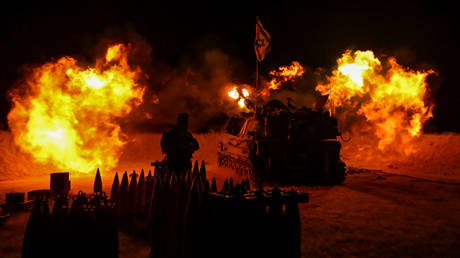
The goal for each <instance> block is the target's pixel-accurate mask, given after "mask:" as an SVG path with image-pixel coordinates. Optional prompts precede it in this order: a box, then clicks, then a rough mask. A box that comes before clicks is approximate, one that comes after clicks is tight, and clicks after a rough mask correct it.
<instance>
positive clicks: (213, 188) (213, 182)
mask: <svg viewBox="0 0 460 258" xmlns="http://www.w3.org/2000/svg"><path fill="white" fill-rule="evenodd" d="M211 192H213V193H215V192H217V183H216V179H215V178H214V177H213V178H212V182H211Z"/></svg>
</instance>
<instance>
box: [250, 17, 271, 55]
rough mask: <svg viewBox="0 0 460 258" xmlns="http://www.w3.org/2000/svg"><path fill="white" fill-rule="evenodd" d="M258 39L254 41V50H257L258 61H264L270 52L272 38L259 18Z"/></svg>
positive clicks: (257, 26) (257, 24) (257, 25)
mask: <svg viewBox="0 0 460 258" xmlns="http://www.w3.org/2000/svg"><path fill="white" fill-rule="evenodd" d="M256 19H257V23H256V39H255V41H254V49H255V50H256V57H257V61H258V62H260V61H262V60H264V58H265V55H266V54H267V53H268V52H270V49H271V42H272V40H271V38H270V34H268V31H267V30H266V29H265V28H264V26H262V23H261V22H260V20H259V17H257V18H256Z"/></svg>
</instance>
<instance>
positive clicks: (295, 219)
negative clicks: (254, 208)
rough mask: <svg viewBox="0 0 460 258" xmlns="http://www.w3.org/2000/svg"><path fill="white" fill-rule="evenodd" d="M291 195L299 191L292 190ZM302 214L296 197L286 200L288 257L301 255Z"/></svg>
mask: <svg viewBox="0 0 460 258" xmlns="http://www.w3.org/2000/svg"><path fill="white" fill-rule="evenodd" d="M289 193H290V194H291V195H293V196H295V195H297V192H295V191H290V192H289ZM300 227H301V225H300V214H299V206H298V203H297V201H296V200H295V199H294V198H290V199H288V200H287V201H286V212H285V217H284V229H285V236H286V238H285V246H284V250H286V257H300V254H301V253H300V242H301V238H300V237H301V229H300Z"/></svg>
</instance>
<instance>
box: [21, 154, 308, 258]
mask: <svg viewBox="0 0 460 258" xmlns="http://www.w3.org/2000/svg"><path fill="white" fill-rule="evenodd" d="M195 164H196V166H195V167H194V168H193V169H189V170H187V171H185V172H180V173H176V172H174V171H170V170H169V169H168V168H167V165H166V163H164V162H162V163H160V164H158V167H156V168H155V173H154V174H153V175H152V173H151V172H150V171H149V174H148V176H147V177H144V171H143V170H142V171H141V173H140V176H139V180H137V174H136V173H135V172H133V174H132V175H131V181H130V182H128V181H129V180H128V173H127V172H125V173H124V174H123V178H122V180H121V184H120V183H119V180H118V173H117V174H115V177H114V180H113V182H114V183H113V185H112V193H111V198H112V199H109V198H108V197H107V196H106V194H105V192H103V191H99V190H100V188H99V187H98V185H99V182H101V181H102V179H101V178H100V175H99V179H97V180H95V184H94V190H95V192H94V193H93V194H89V195H87V194H85V193H83V192H82V191H80V192H78V194H76V195H73V196H72V198H71V199H70V200H71V204H70V205H69V202H68V201H69V200H68V197H67V195H66V194H56V196H55V198H54V200H52V201H51V204H52V206H53V209H52V211H51V213H50V210H49V206H50V201H49V200H48V198H47V196H46V195H38V196H39V197H37V198H36V199H35V201H34V208H33V210H32V213H31V215H30V219H29V222H28V225H27V228H26V233H25V236H24V244H23V257H118V246H119V245H118V241H119V240H118V230H119V228H120V227H123V226H126V227H125V228H130V227H136V226H138V227H139V225H140V227H142V228H144V229H149V232H148V233H149V234H151V256H152V257H183V258H186V257H248V256H252V257H273V256H276V257H300V216H299V209H298V203H300V202H308V197H309V196H308V194H306V193H298V192H296V191H285V190H281V189H278V188H274V189H271V190H264V189H258V190H251V189H250V185H249V179H248V178H245V179H243V180H241V184H240V183H236V181H234V180H233V178H228V179H225V182H224V184H223V186H222V190H221V191H218V189H217V183H216V179H215V178H213V179H212V180H211V185H210V183H209V180H208V179H207V178H206V174H205V173H206V167H205V163H204V162H201V165H200V168H199V169H198V164H199V163H198V162H195ZM96 174H98V173H96ZM96 178H98V176H96ZM96 186H97V187H96ZM147 209H148V212H146V210H147ZM146 214H149V215H150V216H144V215H146ZM140 215H142V216H140ZM145 237H146V236H145V235H143V236H142V238H143V239H145ZM83 241H84V242H83Z"/></svg>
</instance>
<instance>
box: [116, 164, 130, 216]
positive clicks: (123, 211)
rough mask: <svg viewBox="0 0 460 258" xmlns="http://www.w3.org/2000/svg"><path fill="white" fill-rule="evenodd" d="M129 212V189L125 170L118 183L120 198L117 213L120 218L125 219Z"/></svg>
mask: <svg viewBox="0 0 460 258" xmlns="http://www.w3.org/2000/svg"><path fill="white" fill-rule="evenodd" d="M128 214H129V189H128V172H126V171H125V173H124V174H123V178H122V179H121V184H120V200H119V204H118V215H119V217H120V219H123V220H125V219H126V217H127V216H128Z"/></svg>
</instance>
